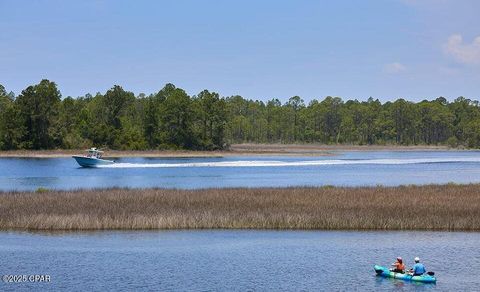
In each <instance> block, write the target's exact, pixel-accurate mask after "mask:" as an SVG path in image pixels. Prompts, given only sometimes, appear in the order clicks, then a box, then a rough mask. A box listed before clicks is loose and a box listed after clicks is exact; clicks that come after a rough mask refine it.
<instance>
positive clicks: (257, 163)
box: [98, 157, 480, 168]
mask: <svg viewBox="0 0 480 292" xmlns="http://www.w3.org/2000/svg"><path fill="white" fill-rule="evenodd" d="M457 162H475V163H478V162H480V157H479V158H472V157H465V158H463V157H460V158H412V159H361V160H353V159H344V160H341V159H337V160H306V161H276V160H251V161H243V160H237V161H217V162H187V163H115V164H110V165H99V166H98V167H99V168H178V167H285V166H320V165H356V164H379V165H390V164H391V165H401V164H421V163H424V164H429V163H457Z"/></svg>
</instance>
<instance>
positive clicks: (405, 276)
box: [374, 265, 437, 283]
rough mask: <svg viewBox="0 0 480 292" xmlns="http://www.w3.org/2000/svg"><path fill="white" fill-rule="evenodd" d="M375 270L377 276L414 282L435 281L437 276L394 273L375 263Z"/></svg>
mask: <svg viewBox="0 0 480 292" xmlns="http://www.w3.org/2000/svg"><path fill="white" fill-rule="evenodd" d="M374 269H375V272H376V273H377V276H380V277H384V278H394V279H400V280H405V281H414V282H422V283H436V282H437V278H435V277H434V276H433V275H432V276H430V275H428V274H425V275H422V276H412V275H410V274H408V273H405V274H402V273H395V272H392V271H390V269H388V268H385V267H382V266H378V265H375V267H374Z"/></svg>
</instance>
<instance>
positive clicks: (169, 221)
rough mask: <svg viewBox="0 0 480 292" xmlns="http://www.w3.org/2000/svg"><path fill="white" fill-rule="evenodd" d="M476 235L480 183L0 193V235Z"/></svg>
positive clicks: (479, 221) (478, 219)
mask: <svg viewBox="0 0 480 292" xmlns="http://www.w3.org/2000/svg"><path fill="white" fill-rule="evenodd" d="M203 228H222V229H334V230H444V231H445V230H448V231H480V184H472V185H451V184H449V185H428V186H402V187H357V188H342V187H316V188H315V187H312V188H229V189H228V188H227V189H203V190H171V189H102V190H78V191H49V190H39V191H37V192H4V193H0V229H2V230H109V229H120V230H134V229H203Z"/></svg>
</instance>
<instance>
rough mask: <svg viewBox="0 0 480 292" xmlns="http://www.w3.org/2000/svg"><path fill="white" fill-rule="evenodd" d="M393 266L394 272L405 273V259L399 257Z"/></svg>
mask: <svg viewBox="0 0 480 292" xmlns="http://www.w3.org/2000/svg"><path fill="white" fill-rule="evenodd" d="M392 266H393V269H392V272H394V273H402V274H403V273H405V264H404V263H403V259H402V258H401V257H397V261H396V262H394V263H393V264H392Z"/></svg>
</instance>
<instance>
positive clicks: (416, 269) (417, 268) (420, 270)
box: [410, 257, 427, 276]
mask: <svg viewBox="0 0 480 292" xmlns="http://www.w3.org/2000/svg"><path fill="white" fill-rule="evenodd" d="M410 271H411V272H412V276H421V275H423V274H425V273H426V272H427V270H426V269H425V266H424V265H423V264H422V263H420V258H419V257H416V258H415V265H413V268H412V269H411V270H410Z"/></svg>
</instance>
